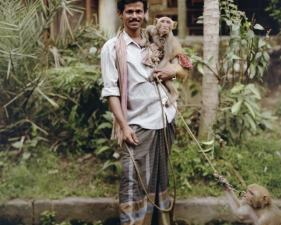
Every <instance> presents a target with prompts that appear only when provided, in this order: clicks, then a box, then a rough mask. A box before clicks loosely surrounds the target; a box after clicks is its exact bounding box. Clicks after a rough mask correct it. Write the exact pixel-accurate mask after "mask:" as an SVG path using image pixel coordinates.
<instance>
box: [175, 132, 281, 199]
mask: <svg viewBox="0 0 281 225" xmlns="http://www.w3.org/2000/svg"><path fill="white" fill-rule="evenodd" d="M280 140H281V139H280V133H279V130H276V131H273V132H268V133H266V132H264V133H262V134H261V135H259V136H252V137H249V138H248V139H247V140H245V141H243V143H241V144H240V145H239V146H237V147H233V146H223V145H221V146H215V148H214V149H215V151H214V154H211V153H206V154H207V157H208V158H209V159H210V160H211V163H212V165H213V166H214V168H215V169H216V171H217V172H218V173H219V174H220V175H223V176H224V177H225V178H227V179H228V181H229V183H230V184H231V185H232V186H233V187H234V188H235V189H236V190H240V191H244V190H245V189H246V185H249V184H251V183H259V184H260V185H263V186H265V187H267V188H268V190H269V192H270V193H271V194H272V196H273V197H274V198H279V197H281V195H280V185H278V181H279V180H280V177H279V174H280V173H281V153H280V151H279V146H280ZM186 143H187V144H188V147H185V148H182V147H181V148H179V147H178V146H177V145H174V147H173V151H172V154H171V157H172V162H173V165H174V169H175V171H176V180H177V182H176V184H177V189H178V195H179V196H180V198H183V197H192V196H219V195H222V193H223V192H222V190H223V188H222V185H221V184H220V183H219V182H218V180H216V178H215V177H214V176H213V172H214V171H213V170H212V168H211V166H210V164H209V163H208V162H207V160H206V158H205V157H204V155H203V154H202V152H200V150H199V148H198V146H196V145H195V143H194V142H190V141H188V140H187V141H186Z"/></svg>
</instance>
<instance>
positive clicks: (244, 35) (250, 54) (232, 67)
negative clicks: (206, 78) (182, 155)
mask: <svg viewBox="0 0 281 225" xmlns="http://www.w3.org/2000/svg"><path fill="white" fill-rule="evenodd" d="M220 12H221V16H220V19H221V21H224V22H225V23H226V25H227V26H228V27H229V29H230V39H229V42H228V45H227V48H226V51H225V53H224V54H223V55H222V56H221V57H220V59H219V62H218V64H217V70H216V71H213V70H212V69H211V67H210V64H212V63H213V62H214V60H215V59H214V57H211V58H210V59H208V60H206V59H205V60H202V58H200V57H198V56H197V55H196V54H195V53H194V51H192V50H189V49H185V51H186V54H187V55H189V56H190V58H191V61H192V62H193V64H194V67H196V68H197V70H198V71H199V72H200V73H201V74H203V75H204V69H203V66H205V67H207V68H208V69H209V70H211V71H212V72H213V73H214V74H215V75H216V77H217V78H218V85H219V93H218V94H219V106H218V108H217V119H216V121H215V123H214V124H213V125H212V127H210V128H209V137H208V138H209V139H208V141H210V140H212V141H214V140H215V139H217V140H220V139H221V138H222V139H224V140H225V141H226V142H227V143H228V144H232V145H237V144H239V143H240V141H241V140H242V139H243V138H246V137H248V136H249V135H254V134H257V133H258V132H260V131H261V130H262V129H271V127H272V125H271V122H272V120H274V119H276V117H273V116H271V113H270V112H266V111H264V110H263V109H262V108H261V107H260V105H259V101H260V100H261V99H262V97H263V96H262V95H261V94H260V90H262V87H261V86H259V84H258V82H262V80H263V74H264V71H265V70H266V69H267V64H268V62H269V59H270V57H269V54H268V53H267V51H268V50H269V49H270V48H271V46H270V44H269V43H268V40H269V32H270V31H267V32H265V37H264V38H263V37H260V36H258V35H256V34H255V31H256V30H258V31H262V30H264V28H263V27H262V26H261V25H260V24H257V23H256V21H255V19H254V18H252V20H251V21H249V20H248V18H247V17H246V15H245V13H244V12H241V11H239V10H238V9H237V6H236V5H235V4H234V1H233V0H224V1H220ZM198 111H200V109H199V108H198ZM200 119H203V120H204V118H201V117H200V118H199V120H200ZM199 120H198V121H199ZM213 151H214V149H213Z"/></svg>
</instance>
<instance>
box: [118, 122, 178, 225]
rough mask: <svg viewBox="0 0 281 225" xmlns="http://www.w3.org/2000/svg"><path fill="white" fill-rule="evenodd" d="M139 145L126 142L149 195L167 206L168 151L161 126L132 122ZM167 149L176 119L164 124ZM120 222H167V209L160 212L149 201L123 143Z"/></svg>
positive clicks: (147, 224) (166, 224)
mask: <svg viewBox="0 0 281 225" xmlns="http://www.w3.org/2000/svg"><path fill="white" fill-rule="evenodd" d="M131 127H132V128H133V130H134V131H135V132H136V135H137V138H138V141H139V145H138V146H132V145H129V148H130V151H131V153H132V155H133V157H134V159H135V161H136V163H137V166H138V169H139V172H140V174H141V177H142V182H143V184H144V186H145V187H146V190H147V192H148V193H149V196H150V199H152V200H153V201H154V202H155V204H156V205H157V206H159V207H160V208H161V209H167V208H169V206H170V204H171V202H170V198H169V174H168V154H167V150H166V147H165V137H164V129H160V130H147V129H143V128H141V127H140V126H138V125H132V126H131ZM166 133H167V139H168V145H169V150H170V149H171V146H172V143H173V140H174V136H175V120H173V121H172V122H171V123H170V124H167V128H166ZM119 203H120V220H121V224H122V225H169V224H170V218H169V212H161V211H159V210H158V209H157V208H154V206H153V205H152V204H151V203H150V201H149V200H148V198H147V196H146V195H145V192H144V191H143V188H142V186H141V184H140V181H139V178H138V177H137V173H136V170H135V168H134V165H133V162H132V159H131V157H130V155H129V153H128V151H127V149H126V148H125V147H124V152H123V165H122V177H121V184H120V193H119Z"/></svg>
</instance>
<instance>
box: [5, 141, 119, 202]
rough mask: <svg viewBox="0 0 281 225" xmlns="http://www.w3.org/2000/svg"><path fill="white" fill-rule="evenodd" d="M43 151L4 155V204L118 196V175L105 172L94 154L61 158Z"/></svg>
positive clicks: (6, 153)
mask: <svg viewBox="0 0 281 225" xmlns="http://www.w3.org/2000/svg"><path fill="white" fill-rule="evenodd" d="M39 149H40V150H34V149H32V151H30V152H26V155H25V154H19V153H17V152H14V153H13V154H12V153H9V152H3V151H2V152H0V177H1V183H0V199H1V201H7V200H10V199H15V198H20V199H34V200H36V199H55V198H61V197H68V196H81V197H107V196H108V195H109V193H111V195H117V192H118V190H117V189H116V181H117V180H118V179H119V176H118V175H117V172H116V171H115V170H106V171H102V170H101V168H102V167H103V161H101V160H99V159H98V158H96V157H95V156H94V155H93V154H92V153H88V154H78V155H77V154H73V153H72V154H70V153H69V154H63V155H60V154H58V153H54V152H50V151H49V150H48V149H46V148H43V147H42V146H40V147H39ZM27 153H29V154H27ZM54 181H55V182H54Z"/></svg>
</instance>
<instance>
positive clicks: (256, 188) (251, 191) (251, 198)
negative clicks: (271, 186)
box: [243, 184, 271, 208]
mask: <svg viewBox="0 0 281 225" xmlns="http://www.w3.org/2000/svg"><path fill="white" fill-rule="evenodd" d="M243 202H245V203H247V204H249V205H250V206H252V207H254V208H263V207H265V206H266V205H270V204H271V197H270V194H269V192H268V191H267V190H266V189H265V188H264V187H262V186H260V185H258V184H251V185H249V186H248V188H247V192H246V194H245V195H244V197H243Z"/></svg>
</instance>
